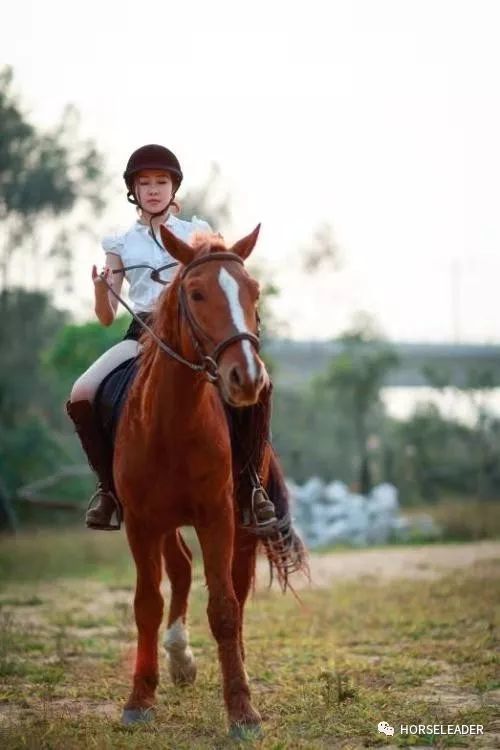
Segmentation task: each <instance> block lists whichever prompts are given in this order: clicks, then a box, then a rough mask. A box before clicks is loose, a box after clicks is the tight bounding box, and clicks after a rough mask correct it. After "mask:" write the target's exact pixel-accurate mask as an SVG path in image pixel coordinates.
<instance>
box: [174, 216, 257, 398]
mask: <svg viewBox="0 0 500 750" xmlns="http://www.w3.org/2000/svg"><path fill="white" fill-rule="evenodd" d="M259 229H260V225H259V226H257V227H256V229H254V231H253V232H252V233H251V234H250V235H248V236H247V237H244V238H243V239H241V240H238V242H236V243H235V244H234V245H233V246H232V247H231V248H227V247H226V246H225V244H224V241H223V240H222V239H221V238H220V237H219V236H217V235H210V234H198V235H195V236H194V237H193V240H192V244H190V245H188V244H186V243H185V242H183V241H182V240H180V239H179V238H178V237H176V236H175V235H174V234H172V232H170V231H169V230H168V229H166V227H164V226H161V227H160V231H161V237H162V240H163V244H164V245H165V247H166V248H167V249H168V251H169V253H170V254H171V255H172V256H173V257H174V258H176V260H178V261H179V262H180V263H182V264H183V266H184V268H183V269H181V270H180V271H179V274H178V275H177V277H176V280H175V282H174V284H173V286H172V290H171V291H172V292H174V291H175V290H176V291H177V296H178V301H179V308H180V336H181V341H180V344H181V347H182V350H183V352H185V353H188V354H187V356H193V354H194V356H195V357H198V359H200V360H201V359H202V358H205V357H210V358H212V359H213V360H214V366H213V368H212V369H213V371H214V374H216V376H217V381H218V385H219V388H220V391H221V395H222V396H223V398H224V400H225V401H226V402H227V403H228V404H230V405H231V406H250V405H251V404H254V403H256V402H257V400H258V398H259V394H260V392H261V390H262V388H263V387H264V386H265V385H267V384H268V382H269V378H268V375H267V372H266V368H265V366H264V363H263V362H262V360H261V358H260V357H259V355H258V353H257V352H258V344H259V342H258V338H257V335H258V331H257V328H258V318H257V303H258V299H259V285H258V283H257V282H256V281H255V279H253V278H252V277H251V276H250V275H249V273H248V272H247V271H246V269H245V268H244V266H243V261H244V260H245V259H246V258H248V256H249V255H250V253H251V252H252V250H253V248H254V246H255V243H256V242H257V237H258V235H259Z"/></svg>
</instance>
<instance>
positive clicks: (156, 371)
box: [138, 350, 213, 432]
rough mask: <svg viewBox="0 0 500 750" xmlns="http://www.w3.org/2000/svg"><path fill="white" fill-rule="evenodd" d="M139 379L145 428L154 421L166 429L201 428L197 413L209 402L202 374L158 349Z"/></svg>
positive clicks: (208, 388) (206, 386)
mask: <svg viewBox="0 0 500 750" xmlns="http://www.w3.org/2000/svg"><path fill="white" fill-rule="evenodd" d="M139 380H140V381H142V382H140V383H138V386H139V393H140V399H141V417H142V419H143V421H144V423H145V424H146V425H148V428H149V429H151V427H152V426H153V425H156V426H157V428H158V429H160V430H162V431H163V430H165V429H166V430H167V431H168V432H170V431H171V430H177V428H178V426H179V425H182V429H183V432H186V429H188V430H189V431H190V432H192V431H196V429H197V428H199V429H200V430H203V425H202V424H200V423H199V419H198V416H199V414H200V413H201V412H204V413H205V410H206V409H207V408H210V406H209V404H210V403H213V398H212V393H211V391H210V389H211V388H212V386H209V385H208V383H207V381H206V379H205V377H204V375H200V373H198V372H193V371H192V370H190V369H189V367H188V366H187V365H183V364H181V363H179V362H176V361H175V360H174V359H171V358H170V357H169V356H168V355H166V354H165V353H164V352H162V351H160V350H158V351H157V352H156V354H155V356H154V358H153V360H152V361H151V363H150V365H149V367H148V370H147V372H144V373H142V377H140V378H139Z"/></svg>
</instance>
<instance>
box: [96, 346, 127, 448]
mask: <svg viewBox="0 0 500 750" xmlns="http://www.w3.org/2000/svg"><path fill="white" fill-rule="evenodd" d="M137 360H138V357H132V359H127V360H125V362H122V363H121V364H120V365H118V367H115V369H114V370H111V372H110V373H109V375H106V377H105V378H104V380H103V381H102V383H101V384H100V386H99V388H98V389H97V393H96V396H95V399H94V409H95V412H96V417H97V421H98V423H99V425H100V427H101V430H102V431H103V433H104V436H105V437H106V438H107V440H108V441H109V442H110V444H111V445H114V442H115V435H116V428H117V426H118V420H119V419H120V415H121V413H122V409H123V405H124V404H125V400H126V398H127V394H128V391H129V388H130V386H131V385H132V383H133V382H134V378H135V376H136V373H137V369H138V361H137Z"/></svg>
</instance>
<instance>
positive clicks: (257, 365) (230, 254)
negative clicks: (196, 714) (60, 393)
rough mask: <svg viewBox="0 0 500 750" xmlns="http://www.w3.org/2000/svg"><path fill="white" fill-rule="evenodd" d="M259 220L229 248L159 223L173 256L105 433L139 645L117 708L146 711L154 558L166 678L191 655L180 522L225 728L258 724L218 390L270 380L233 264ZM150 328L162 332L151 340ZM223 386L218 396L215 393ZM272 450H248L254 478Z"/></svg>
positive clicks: (153, 676) (228, 399) (239, 391)
mask: <svg viewBox="0 0 500 750" xmlns="http://www.w3.org/2000/svg"><path fill="white" fill-rule="evenodd" d="M258 233H259V227H257V228H256V229H255V230H254V232H252V234H250V235H249V236H248V237H245V238H244V239H242V240H239V241H238V242H236V244H235V245H233V246H232V247H231V248H230V250H228V249H227V248H226V247H225V245H224V243H223V241H222V240H221V239H220V238H218V237H215V236H212V235H199V236H198V237H196V238H195V239H194V241H193V245H192V246H191V245H187V244H186V243H184V242H182V241H181V240H180V239H178V238H176V237H175V236H174V235H173V234H171V233H170V232H169V231H168V230H167V229H165V228H164V227H161V236H162V239H163V242H164V245H165V247H167V248H168V250H169V252H170V253H171V255H172V256H173V257H174V258H176V259H177V260H178V261H179V262H180V263H181V264H182V266H183V267H181V269H180V271H179V273H178V274H177V275H176V277H175V279H174V280H173V282H172V284H171V285H170V286H169V287H168V288H167V290H166V291H165V292H164V293H163V294H162V296H161V297H160V299H159V302H158V305H157V309H156V313H155V320H154V324H153V331H154V333H155V334H156V335H157V341H155V340H154V339H153V338H151V337H149V336H146V337H145V339H144V340H143V344H144V348H143V352H142V355H141V358H140V360H141V361H140V365H139V371H138V373H137V377H136V380H135V382H134V384H133V385H132V388H131V391H130V394H129V396H128V399H127V403H126V405H125V410H124V413H123V417H122V419H121V420H120V423H119V427H118V432H117V436H116V446H115V458H114V476H115V482H116V489H117V493H118V496H119V497H120V499H121V501H122V504H123V508H124V518H125V524H126V529H127V537H128V541H129V544H130V548H131V550H132V554H133V556H134V560H135V564H136V568H137V584H136V593H135V601H134V607H135V618H136V623H137V629H138V647H137V658H136V665H135V673H134V679H133V689H132V692H131V694H130V697H129V699H128V701H127V703H126V706H125V710H124V713H123V722H124V723H125V724H130V723H133V722H136V721H145V720H148V719H149V718H150V716H151V709H152V706H153V705H154V702H155V690H156V687H157V684H158V648H157V646H158V630H159V627H160V625H161V622H162V615H163V598H162V595H161V592H160V582H161V578H162V558H163V561H164V563H165V570H166V573H167V575H168V577H169V579H170V583H171V601H170V610H169V615H168V629H167V633H166V637H165V641H164V645H165V648H166V650H167V654H168V657H169V669H170V674H171V677H172V678H173V681H174V682H175V683H178V684H180V683H191V682H193V681H194V679H195V676H196V665H195V661H194V658H193V654H192V652H191V650H190V648H189V642H188V632H187V629H186V613H187V604H188V594H189V589H190V585H191V552H190V550H189V548H188V547H187V545H186V543H185V542H184V540H183V538H182V536H181V534H180V532H179V527H181V526H186V525H189V526H193V527H194V528H195V530H196V533H197V535H198V538H199V541H200V545H201V549H202V553H203V561H204V568H205V576H206V581H207V585H208V592H209V601H208V610H207V612H208V619H209V623H210V627H211V630H212V633H213V635H214V638H215V639H216V641H217V644H218V652H219V660H220V664H221V671H222V680H223V687H224V700H225V703H226V707H227V712H228V718H229V723H230V727H231V733H232V735H233V736H237V737H238V736H242V735H245V734H246V733H247V732H248V731H250V732H256V733H258V732H259V731H260V716H259V713H258V712H257V711H256V710H255V708H254V707H253V706H252V703H251V701H250V690H249V685H248V679H247V675H246V672H245V668H244V664H243V660H244V649H243V641H242V620H243V608H244V605H245V600H246V598H247V595H248V592H249V590H250V587H251V583H252V579H253V576H254V572H255V558H256V545H257V540H256V538H255V536H253V535H251V534H249V533H248V532H247V531H245V530H244V529H243V528H242V527H241V525H240V524H239V522H238V519H237V514H236V510H235V502H234V482H233V472H232V463H231V443H230V436H229V429H228V424H227V420H226V416H225V412H224V403H223V402H225V403H226V404H229V405H230V406H232V407H246V406H250V405H252V404H256V403H257V402H258V400H259V396H260V395H261V392H262V391H263V389H264V390H265V389H266V387H267V385H268V384H269V379H268V376H267V372H266V369H265V366H264V364H263V362H262V360H261V359H260V357H259V356H258V353H257V348H258V338H257V315H256V306H257V300H258V295H259V288H258V284H257V282H256V281H255V280H254V279H252V278H251V277H250V276H249V274H248V273H247V271H246V270H245V268H244V265H243V261H244V260H245V259H246V258H247V257H248V256H249V255H250V253H251V252H252V250H253V248H254V245H255V243H256V241H257V237H258ZM158 339H161V340H162V341H163V342H168V348H167V351H162V348H160V346H159V345H158ZM221 397H222V398H221ZM272 460H273V458H272V455H271V454H270V453H269V452H268V453H266V455H265V456H264V461H263V463H262V464H261V470H262V474H261V475H262V476H263V477H264V479H265V475H266V472H268V471H269V462H270V461H272Z"/></svg>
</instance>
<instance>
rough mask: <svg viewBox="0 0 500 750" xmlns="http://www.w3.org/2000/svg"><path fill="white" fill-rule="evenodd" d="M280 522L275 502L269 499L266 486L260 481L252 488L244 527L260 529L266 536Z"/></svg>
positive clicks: (244, 518)
mask: <svg viewBox="0 0 500 750" xmlns="http://www.w3.org/2000/svg"><path fill="white" fill-rule="evenodd" d="M277 524H278V519H277V518H276V510H275V508H274V504H273V503H272V502H271V500H270V499H269V495H268V494H267V492H266V490H265V489H264V487H263V486H262V485H261V484H260V483H259V485H258V486H255V487H254V488H253V490H252V497H251V499H250V508H249V509H248V510H247V511H246V513H244V516H243V527H244V528H249V529H256V530H257V529H258V533H262V534H264V535H265V536H267V535H268V534H270V533H271V531H272V529H274V528H275V527H276V526H277Z"/></svg>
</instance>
